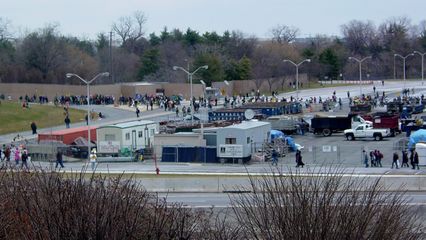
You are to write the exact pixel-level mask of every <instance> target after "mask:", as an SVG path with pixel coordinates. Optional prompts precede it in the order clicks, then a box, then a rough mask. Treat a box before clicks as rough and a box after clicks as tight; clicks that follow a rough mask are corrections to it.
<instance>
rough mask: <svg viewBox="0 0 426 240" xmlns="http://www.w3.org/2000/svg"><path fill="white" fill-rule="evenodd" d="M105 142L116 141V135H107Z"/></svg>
mask: <svg viewBox="0 0 426 240" xmlns="http://www.w3.org/2000/svg"><path fill="white" fill-rule="evenodd" d="M105 141H115V134H105Z"/></svg>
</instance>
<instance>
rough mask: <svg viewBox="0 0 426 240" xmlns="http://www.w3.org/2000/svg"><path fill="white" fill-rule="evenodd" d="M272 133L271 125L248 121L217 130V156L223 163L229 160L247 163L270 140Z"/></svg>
mask: <svg viewBox="0 0 426 240" xmlns="http://www.w3.org/2000/svg"><path fill="white" fill-rule="evenodd" d="M270 131H271V124H270V123H268V122H260V121H247V122H242V123H240V124H235V125H232V126H228V127H224V128H220V129H217V131H216V134H217V156H218V158H219V159H221V161H222V162H223V161H228V160H229V159H232V161H233V160H234V159H238V162H247V161H248V160H250V157H251V154H252V152H255V151H256V150H257V148H261V146H262V144H263V143H264V142H265V141H267V140H268V136H269V133H270Z"/></svg>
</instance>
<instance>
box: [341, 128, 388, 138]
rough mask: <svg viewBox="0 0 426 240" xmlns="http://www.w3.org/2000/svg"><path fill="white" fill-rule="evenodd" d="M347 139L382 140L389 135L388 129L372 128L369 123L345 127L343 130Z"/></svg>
mask: <svg viewBox="0 0 426 240" xmlns="http://www.w3.org/2000/svg"><path fill="white" fill-rule="evenodd" d="M344 133H345V137H346V139H347V140H349V141H352V140H355V138H374V140H376V141H378V140H383V138H384V137H389V136H391V131H390V129H387V128H373V127H372V126H371V125H369V124H361V125H359V126H358V127H356V128H355V129H346V130H345V131H344Z"/></svg>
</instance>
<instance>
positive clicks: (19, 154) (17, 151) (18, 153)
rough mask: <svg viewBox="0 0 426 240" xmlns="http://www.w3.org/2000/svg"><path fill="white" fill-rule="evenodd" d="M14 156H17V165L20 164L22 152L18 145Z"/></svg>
mask: <svg viewBox="0 0 426 240" xmlns="http://www.w3.org/2000/svg"><path fill="white" fill-rule="evenodd" d="M14 157H15V165H16V166H18V165H19V159H20V158H21V152H20V151H19V148H18V147H16V148H15V152H14Z"/></svg>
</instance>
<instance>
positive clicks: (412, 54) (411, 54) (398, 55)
mask: <svg viewBox="0 0 426 240" xmlns="http://www.w3.org/2000/svg"><path fill="white" fill-rule="evenodd" d="M393 56H394V57H400V58H402V60H403V61H402V62H403V68H404V69H403V70H404V90H405V80H406V78H405V59H407V58H408V57H409V56H414V53H410V54H408V55H407V56H405V57H404V56H402V55H400V54H397V53H395V54H394V55H393Z"/></svg>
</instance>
